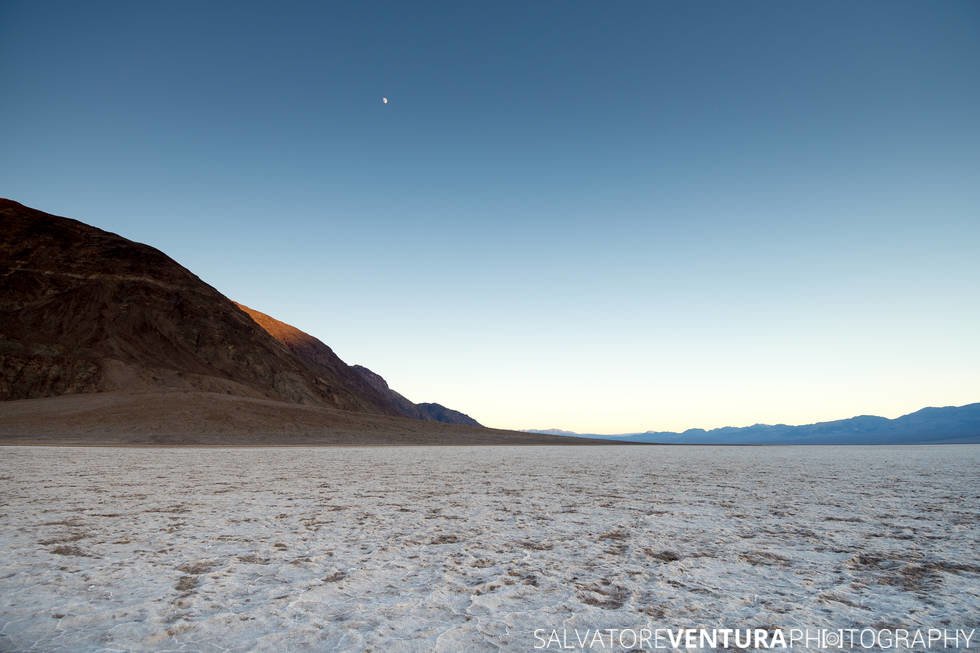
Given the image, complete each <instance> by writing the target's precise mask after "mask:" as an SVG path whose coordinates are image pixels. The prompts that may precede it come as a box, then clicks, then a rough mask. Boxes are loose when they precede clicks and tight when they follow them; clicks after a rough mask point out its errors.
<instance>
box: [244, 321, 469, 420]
mask: <svg viewBox="0 0 980 653" xmlns="http://www.w3.org/2000/svg"><path fill="white" fill-rule="evenodd" d="M235 306H237V307H238V308H239V309H241V310H242V311H244V312H245V313H247V314H248V315H249V317H251V318H252V319H253V320H254V321H255V323H256V324H258V325H259V326H260V327H262V328H263V329H265V331H266V333H268V334H269V335H271V336H272V337H273V338H275V339H276V340H278V341H279V342H280V343H282V344H283V345H284V346H285V347H286V348H287V349H289V351H291V352H292V353H293V354H294V355H295V356H296V357H297V358H298V359H299V360H300V361H302V362H303V364H304V365H306V367H307V369H308V370H309V371H310V372H312V373H313V374H314V375H315V376H316V377H317V378H318V379H321V378H323V377H327V378H334V379H338V380H339V382H340V383H342V384H343V387H344V389H345V390H348V391H350V392H352V393H355V394H358V395H360V396H362V397H365V398H367V399H368V400H369V401H370V402H371V403H372V404H373V405H375V406H377V407H378V408H380V409H381V410H382V412H384V413H386V414H389V415H401V416H403V417H411V418H413V419H421V420H428V421H432V422H445V423H447V424H468V425H470V426H480V423H479V422H477V421H476V420H475V419H473V418H472V417H469V416H468V415H464V414H463V413H460V412H458V411H455V410H451V409H449V408H446V407H445V406H441V405H439V404H413V403H412V402H411V401H409V400H408V399H406V398H405V397H403V396H402V395H400V394H398V393H397V392H395V391H394V390H392V389H391V388H389V387H388V383H387V382H386V381H385V380H384V378H382V377H381V375H379V374H376V373H374V372H372V371H371V370H369V369H368V368H366V367H363V366H361V365H348V364H347V363H345V362H344V361H342V360H341V359H340V357H338V356H337V355H336V354H335V353H333V350H332V349H330V347H328V346H327V345H325V344H324V343H322V342H321V341H320V340H318V339H316V338H314V337H313V336H311V335H310V334H308V333H304V332H303V331H300V330H299V329H297V328H296V327H294V326H291V325H289V324H286V323H285V322H280V321H279V320H277V319H275V318H274V317H270V316H268V315H266V314H265V313H262V312H260V311H257V310H255V309H254V308H249V307H248V306H245V305H244V304H239V303H237V302H236V303H235Z"/></svg>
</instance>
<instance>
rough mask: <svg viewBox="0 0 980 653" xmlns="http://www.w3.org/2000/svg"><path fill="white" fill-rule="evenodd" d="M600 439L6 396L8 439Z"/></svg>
mask: <svg viewBox="0 0 980 653" xmlns="http://www.w3.org/2000/svg"><path fill="white" fill-rule="evenodd" d="M594 443H595V442H593V441H590V440H583V439H580V438H566V437H560V436H552V435H534V434H530V433H521V432H518V431H504V430H498V429H487V428H482V427H472V426H464V425H456V424H442V423H439V422H429V421H421V420H414V419H409V418H403V417H392V416H387V415H371V414H366V413H353V412H348V411H342V410H336V409H332V408H327V407H323V406H304V405H300V404H291V403H285V402H279V401H271V400H266V399H252V398H247V397H237V396H231V395H225V394H217V393H205V392H163V393H141V394H122V393H109V392H106V393H94V394H76V395H65V396H61V397H52V398H47V399H25V400H20V401H6V402H0V444H65V445H140V444H156V445H161V444H170V445H195V444H196V445H277V446H281V445H446V444H454V445H458V444H466V445H490V444H512V445H520V444H570V445H582V444H594ZM603 444H608V443H603Z"/></svg>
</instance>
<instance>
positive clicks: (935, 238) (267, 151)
mask: <svg viewBox="0 0 980 653" xmlns="http://www.w3.org/2000/svg"><path fill="white" fill-rule="evenodd" d="M0 89H2V90H0V96H2V100H0V135H2V141H0V142H2V147H0V194H2V195H4V196H7V197H11V198H13V199H16V200H18V201H21V202H24V203H26V204H28V205H31V206H35V207H37V208H40V209H43V210H46V211H49V212H52V213H56V214H60V215H68V216H71V217H75V218H78V219H81V220H83V221H86V222H88V223H91V224H94V225H96V226H99V227H102V228H105V229H109V230H111V231H115V232H118V233H120V234H123V235H125V236H127V237H129V238H133V239H135V240H138V241H142V242H147V243H150V244H152V245H155V246H157V247H159V248H160V249H162V250H163V251H165V252H166V253H168V254H169V255H171V256H172V257H174V258H175V259H177V260H178V261H179V262H181V263H182V264H184V265H186V266H187V267H189V268H190V269H191V270H193V271H194V272H196V273H197V274H198V275H200V276H201V277H202V278H203V279H204V280H205V281H207V282H209V283H211V284H212V285H214V286H215V287H217V288H218V289H219V290H221V291H222V292H224V293H225V294H226V295H228V296H229V297H231V298H233V299H236V300H238V301H241V302H243V303H246V304H249V305H251V306H253V307H255V308H258V309H260V310H262V311H265V312H267V313H270V314H272V315H274V316H276V317H278V318H280V319H282V320H284V321H287V322H290V323H292V324H295V325H296V326H298V327H300V328H302V329H304V330H306V331H308V332H310V333H312V334H314V335H316V336H318V337H319V338H320V339H322V340H323V341H325V342H326V343H328V344H329V345H331V346H332V347H333V348H334V349H335V350H336V351H337V353H338V354H340V355H341V357H343V358H344V359H345V360H347V361H348V362H352V363H353V362H357V363H362V364H365V365H367V366H369V367H371V368H373V369H375V370H376V371H377V372H379V373H381V374H382V375H384V376H385V377H386V378H387V379H388V380H389V382H390V383H391V385H392V386H393V387H395V388H396V389H398V390H400V391H402V392H403V393H404V394H406V395H407V396H409V397H410V398H412V399H413V400H416V401H439V402H441V403H445V404H447V405H450V406H452V407H455V408H458V409H461V410H464V411H466V412H469V413H470V414H472V415H473V416H475V417H476V418H478V419H480V420H481V421H482V422H484V423H486V424H489V425H493V426H501V427H516V428H546V427H562V428H568V429H573V430H579V431H592V432H622V431H632V430H646V429H679V428H686V427H692V426H701V427H711V426H719V425H723V424H734V425H740V424H749V423H753V422H757V421H765V422H789V423H802V422H809V421H814V420H819V419H829V418H837V417H846V416H850V415H852V414H856V413H877V414H883V415H886V416H895V415H898V414H901V413H904V412H909V411H911V410H914V409H916V408H919V407H921V406H924V405H937V404H938V405H947V404H962V403H968V402H972V401H980V336H978V334H980V290H978V289H980V262H978V260H980V3H977V2H974V1H967V2H890V1H889V2H816V1H815V2H809V3H804V2H794V1H789V2H785V1H779V2H728V1H725V2H717V3H707V2H691V3H688V2H635V3H603V2H580V3H566V2H554V3H552V2H535V3H524V2H518V3H501V2H484V3H456V2H451V3H445V4H429V3H414V2H393V3H373V2H357V3H350V4H331V3H309V4H299V3H289V2H286V3H264V4H259V3H239V2H235V3H230V2H229V3H199V2H165V3H164V2H155V3H150V2H115V3H109V2H98V1H96V2H84V3H79V2H71V3H68V2H10V1H9V0H4V1H2V2H0ZM382 96H387V97H388V98H390V103H389V104H387V105H383V104H382V103H381V98H382Z"/></svg>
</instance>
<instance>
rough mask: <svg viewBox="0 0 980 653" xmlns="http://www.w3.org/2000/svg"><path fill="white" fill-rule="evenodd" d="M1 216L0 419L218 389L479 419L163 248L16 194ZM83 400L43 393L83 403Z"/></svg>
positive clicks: (393, 413) (374, 410)
mask: <svg viewBox="0 0 980 653" xmlns="http://www.w3.org/2000/svg"><path fill="white" fill-rule="evenodd" d="M0 227H2V229H0V402H4V403H0V431H2V430H3V428H2V427H3V418H4V417H7V416H10V415H13V414H14V413H15V412H16V411H15V410H14V408H15V406H14V405H13V404H14V403H17V404H18V406H20V405H21V404H20V403H19V402H17V400H40V399H42V398H57V397H61V396H64V395H85V396H89V395H92V394H93V393H99V394H114V395H115V394H118V395H126V396H134V395H141V396H142V397H144V399H146V398H148V397H153V396H161V394H162V393H170V395H169V397H168V398H167V400H166V401H162V400H161V402H160V405H163V404H167V405H170V406H176V404H175V403H174V401H176V399H177V398H178V397H182V396H186V397H190V396H194V397H198V396H199V395H200V394H201V393H205V394H209V395H224V396H226V397H232V398H240V399H242V400H245V401H247V402H251V403H250V404H249V405H263V406H271V405H272V404H275V403H277V402H278V403H283V404H290V405H294V406H305V407H309V408H311V409H322V410H323V411H326V412H330V411H334V412H336V411H344V412H348V413H353V414H363V415H378V416H386V417H397V418H410V419H411V420H427V421H430V422H431V421H443V422H447V423H451V424H459V425H465V426H468V427H479V425H478V424H477V422H476V421H475V420H472V419H471V418H468V417H467V416H465V415H463V414H462V413H459V412H457V411H452V410H449V409H447V408H444V407H442V406H439V405H438V404H419V405H416V404H413V403H412V402H410V401H408V400H407V399H405V398H404V397H402V396H401V395H399V394H398V393H396V392H394V391H393V390H390V389H389V388H388V386H387V383H385V382H384V379H382V378H381V377H380V376H377V375H375V374H374V373H373V372H370V371H369V370H366V368H361V367H358V366H353V367H352V366H349V365H347V364H346V363H344V362H343V361H342V360H341V359H340V358H339V357H337V355H336V354H334V352H333V351H332V350H331V349H330V348H329V347H328V346H327V345H325V344H324V343H322V342H320V341H319V340H317V339H316V338H314V337H313V336H311V335H309V334H306V333H303V332H302V331H300V330H299V329H296V328H294V327H291V326H290V325H288V324H285V323H283V322H280V321H278V320H276V319H274V318H272V317H270V316H268V315H265V314H263V313H260V312H259V311H256V310H254V309H251V308H248V307H245V306H242V305H240V304H236V303H235V302H233V301H231V300H230V299H228V298H227V297H225V296H224V295H222V294H221V293H220V292H218V291H217V290H215V289H214V288H212V287H211V286H209V285H208V284H206V283H204V282H203V281H202V280H201V279H199V278H198V277H197V276H195V275H194V274H193V273H192V272H190V271H189V270H187V269H186V268H184V267H183V266H181V265H180V264H178V263H177V262H176V261H174V260H173V259H171V258H170V257H168V256H167V255H166V254H164V253H163V252H161V251H159V250H157V249H154V248H153V247H150V246H148V245H143V244H140V243H136V242H133V241H131V240H128V239H126V238H123V237H121V236H119V235H116V234H113V233H109V232H106V231H103V230H101V229H97V228H95V227H92V226H89V225H86V224H84V223H82V222H79V221H77V220H72V219H70V218H63V217H58V216H54V215H50V214H47V213H44V212H42V211H38V210H35V209H31V208H28V207H26V206H23V205H22V204H19V203H17V202H14V201H12V200H7V199H0ZM103 399H105V397H103ZM105 401H108V400H105ZM105 401H103V403H102V404H99V405H103V404H105ZM120 401H122V400H120ZM256 402H258V403H256ZM263 402H272V403H268V404H267V403H263ZM83 403H84V401H82V400H76V401H67V402H60V403H59V402H56V401H48V402H47V403H45V404H43V405H45V406H54V405H57V406H61V408H59V410H62V409H66V408H65V407H67V406H72V407H75V408H78V409H79V410H82V412H83V413H84V410H83V407H82V404H83ZM109 403H111V402H109ZM143 403H144V404H145V405H143V407H142V408H141V409H140V410H142V411H143V412H146V411H150V412H152V410H153V409H154V405H155V404H153V403H152V402H150V403H149V404H147V403H146V402H143ZM178 403H179V402H178ZM232 403H234V402H232ZM123 404H125V405H130V404H128V403H126V401H122V403H121V404H118V405H123ZM190 404H193V405H195V406H197V405H199V404H198V403H195V402H190ZM190 404H189V405H190ZM41 405H42V404H40V403H39V404H34V406H35V409H37V410H40V406H41ZM93 405H94V404H93ZM106 405H107V404H106ZM134 405H135V404H134ZM200 405H202V406H203V405H204V404H200ZM221 405H223V406H224V405H231V404H229V403H228V402H227V401H226V402H225V404H221ZM17 410H21V409H20V408H18V409H17ZM25 410H26V409H25ZM120 410H121V409H120ZM175 410H176V409H175ZM276 410H285V411H286V413H289V414H292V413H290V410H292V409H289V410H286V409H285V408H282V407H281V406H280V407H278V408H276ZM276 410H272V409H271V408H270V409H269V411H268V412H269V414H272V413H275V412H276ZM28 412H29V411H28ZM139 412H140V411H137V410H135V409H134V411H133V414H134V415H136V414H138V413H139ZM177 413H179V411H177ZM18 414H19V413H18ZM24 414H25V415H26V413H24ZM85 414H87V413H85ZM303 414H304V415H309V414H312V413H309V411H307V412H306V413H303ZM324 414H326V413H324ZM331 415H333V413H331ZM80 419H81V418H80ZM331 419H333V418H331ZM345 419H346V418H345ZM351 419H353V418H351ZM28 421H29V420H28ZM313 421H314V422H315V420H313ZM328 421H329V420H328ZM349 421H350V419H348V422H349ZM383 421H384V420H382V422H383ZM24 423H25V424H26V423H27V422H24ZM94 423H95V424H97V423H98V422H97V420H96V422H94ZM311 423H312V422H311ZM379 423H380V422H379ZM384 423H385V424H389V422H384ZM399 423H402V422H397V421H395V422H390V424H399ZM270 424H271V426H270V425H266V426H264V427H263V428H273V427H274V426H275V422H271V423H270ZM390 424H389V426H390ZM192 426H193V425H190V426H188V427H187V429H190V430H193V429H192ZM135 427H139V425H138V424H136V425H135ZM25 428H26V427H25ZM311 428H312V427H311ZM385 428H389V427H388V426H386V427H385ZM391 428H392V429H394V430H396V431H397V430H398V428H404V429H406V430H408V431H411V430H412V429H413V428H414V427H412V428H409V427H396V426H391Z"/></svg>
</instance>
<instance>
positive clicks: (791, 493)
mask: <svg viewBox="0 0 980 653" xmlns="http://www.w3.org/2000/svg"><path fill="white" fill-rule="evenodd" d="M978 469H980V446H932V447H873V448H872V447H784V448H775V447H730V448H723V447H615V446H608V447H605V446H603V447H399V448H377V447H375V448H288V449H273V448H248V449H213V448H207V449H204V448H200V449H193V448H184V449H167V448H70V447H65V448H61V447H0V552H2V553H0V556H2V557H0V650H3V651H27V650H41V651H86V650H105V651H117V650H120V651H121V650H134V649H135V650H147V649H152V650H194V651H197V650H200V651H212V650H213V651H226V650H250V649H259V650H322V651H344V650H350V651H366V650H372V651H462V650H468V651H481V650H505V651H524V650H532V649H533V647H534V645H535V644H536V643H540V642H536V640H535V639H534V637H533V636H532V633H533V631H534V630H535V629H546V630H548V631H550V630H552V629H559V630H561V629H575V628H579V629H586V628H592V629H594V628H641V627H644V626H647V627H658V628H678V627H698V626H706V627H729V628H748V627H753V628H754V627H764V628H772V627H786V628H789V627H812V628H818V627H833V628H845V627H864V626H873V627H913V628H914V627H917V626H919V627H939V628H942V627H948V628H958V627H973V626H976V625H977V624H976V620H977V615H978V614H980V561H978V558H977V551H978V550H980V519H978V518H980V514H978V510H980V474H978V472H977V470H978ZM606 650H610V649H606Z"/></svg>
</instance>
